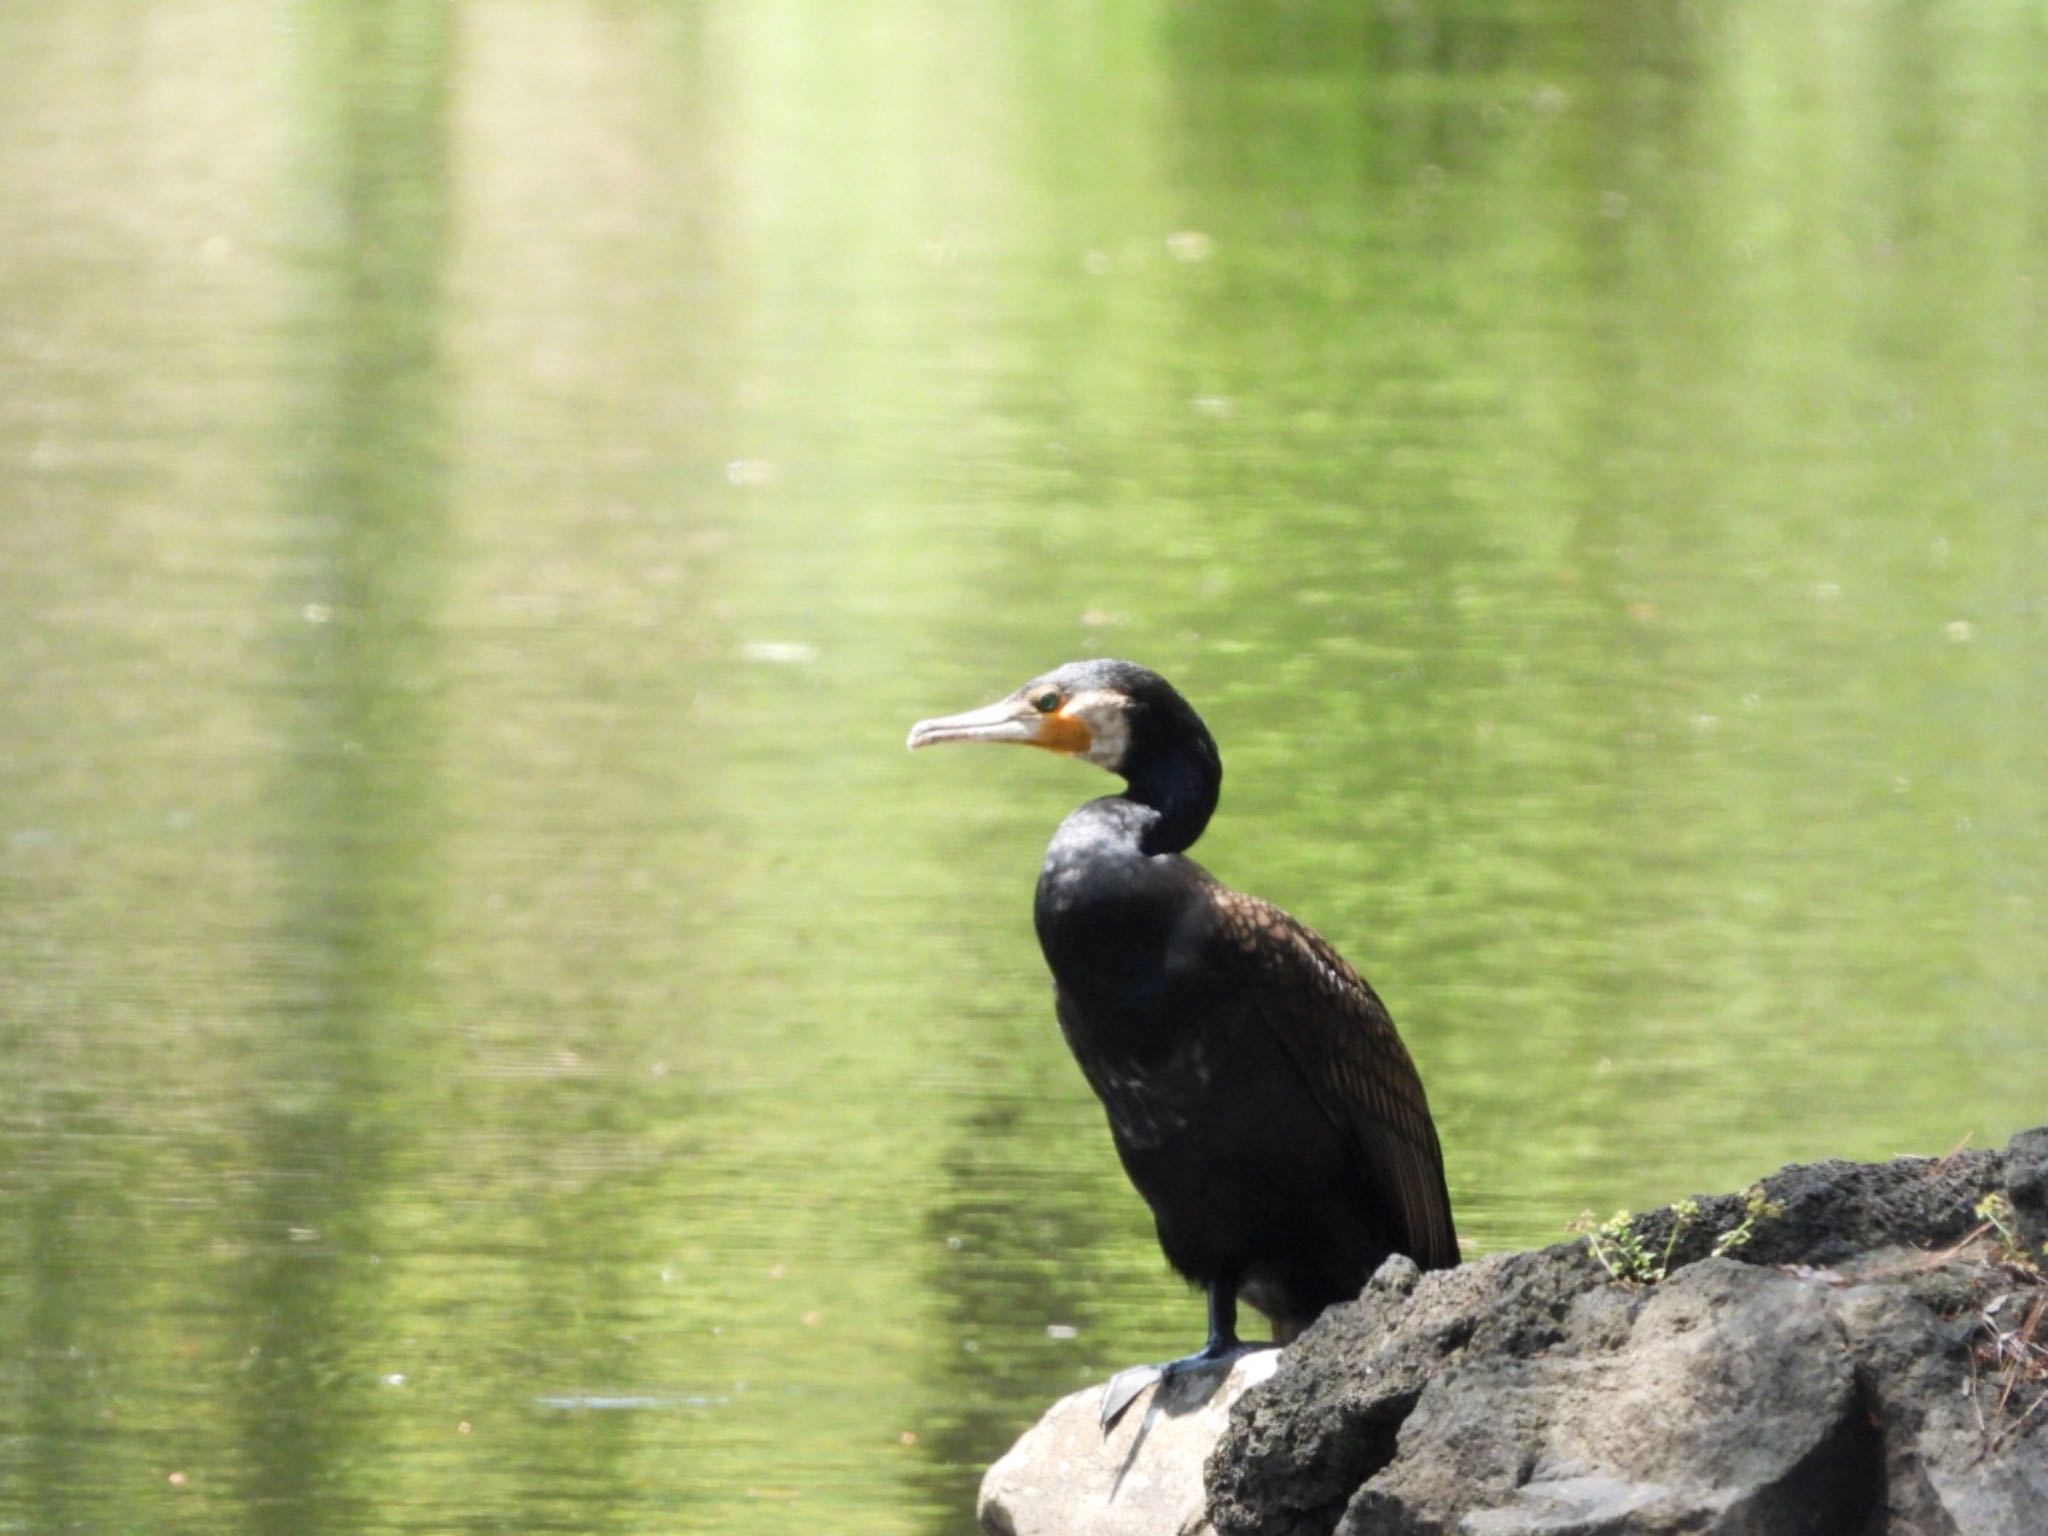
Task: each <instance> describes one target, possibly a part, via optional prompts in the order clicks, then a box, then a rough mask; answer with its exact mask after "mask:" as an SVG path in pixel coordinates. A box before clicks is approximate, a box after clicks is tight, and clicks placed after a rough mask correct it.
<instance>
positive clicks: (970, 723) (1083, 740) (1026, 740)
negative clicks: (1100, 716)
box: [905, 697, 1092, 755]
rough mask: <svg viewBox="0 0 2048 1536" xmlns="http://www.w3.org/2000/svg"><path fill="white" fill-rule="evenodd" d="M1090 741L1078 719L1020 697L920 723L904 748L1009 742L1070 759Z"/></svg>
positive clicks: (912, 729)
mask: <svg viewBox="0 0 2048 1536" xmlns="http://www.w3.org/2000/svg"><path fill="white" fill-rule="evenodd" d="M1091 739H1092V738H1091V734H1090V732H1089V730H1088V727H1087V726H1086V725H1085V724H1084V723H1083V722H1082V721H1081V720H1080V719H1078V718H1077V717H1075V716H1073V715H1070V714H1068V713H1067V712H1066V711H1065V710H1055V711H1053V712H1052V713H1051V714H1046V713H1043V712H1042V711H1040V710H1039V709H1038V708H1037V707H1036V706H1035V705H1033V704H1032V703H1031V701H1030V700H1028V699H1025V698H1021V697H1019V698H1008V699H1004V700H1002V701H1001V702H1000V703H997V704H991V705H989V706H988V707H987V708H986V709H970V710H968V711H967V713H965V714H964V715H941V716H940V717H939V718H938V719H936V720H920V721H918V722H917V724H915V725H913V726H912V727H911V728H910V740H909V741H908V742H906V743H905V745H906V746H908V747H909V748H910V750H911V751H913V752H915V751H916V750H917V749H918V748H919V747H936V746H940V745H942V744H943V743H945V742H949V741H1010V742H1015V743H1017V744H1018V745H1019V746H1026V747H1045V748H1047V749H1048V750H1050V751H1053V752H1062V753H1067V754H1070V755H1071V754H1079V753H1082V752H1086V751H1087V750H1088V746H1089V742H1090V740H1091Z"/></svg>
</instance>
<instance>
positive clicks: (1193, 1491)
mask: <svg viewBox="0 0 2048 1536" xmlns="http://www.w3.org/2000/svg"><path fill="white" fill-rule="evenodd" d="M1762 1191H1763V1198H1764V1202H1767V1203H1761V1204H1757V1205H1754V1206H1752V1205H1750V1204H1746V1202H1745V1198H1744V1196H1742V1195H1719V1196H1713V1197H1707V1198H1702V1199H1700V1200H1698V1201H1696V1202H1689V1203H1686V1204H1682V1205H1681V1206H1679V1207H1667V1208H1666V1209H1664V1210H1661V1211H1655V1212H1650V1213H1648V1214H1646V1215H1644V1216H1641V1217H1639V1218H1637V1219H1636V1220H1635V1222H1634V1223H1633V1224H1632V1229H1631V1230H1632V1236H1633V1237H1634V1239H1635V1242H1636V1244H1637V1252H1638V1254H1639V1257H1638V1258H1637V1259H1636V1260H1634V1261H1631V1260H1630V1259H1628V1257H1627V1256H1626V1255H1625V1254H1622V1253H1620V1252H1618V1251H1617V1248H1616V1245H1615V1244H1614V1242H1613V1240H1612V1239H1611V1238H1610V1240H1609V1241H1608V1243H1607V1244H1606V1250H1607V1254H1608V1259H1609V1262H1610V1263H1611V1264H1613V1265H1614V1266H1615V1267H1616V1268H1618V1269H1620V1270H1621V1271H1622V1275H1621V1276H1620V1277H1619V1278H1617V1276H1616V1275H1615V1274H1613V1273H1611V1272H1610V1269H1609V1267H1608V1266H1607V1265H1604V1264H1603V1263H1602V1262H1601V1261H1600V1259H1599V1258H1598V1257H1597V1256H1596V1254H1595V1253H1594V1251H1593V1248H1592V1246H1591V1245H1590V1244H1589V1243H1588V1241H1587V1240H1586V1239H1583V1238H1581V1239H1576V1240H1574V1241H1572V1242H1569V1243H1562V1244H1559V1245H1557V1246H1555V1247H1552V1248H1546V1249H1542V1250H1539V1251H1536V1252H1532V1253H1515V1254H1502V1255H1498V1256H1495V1257H1493V1258H1489V1259H1484V1260H1481V1261H1479V1262H1477V1263H1473V1264H1468V1265H1465V1266H1463V1267H1461V1268H1459V1269H1455V1270H1447V1271H1439V1272H1436V1273H1432V1274H1429V1275H1423V1274H1420V1273H1419V1272H1418V1271H1417V1270H1416V1269H1415V1267H1414V1266H1413V1265H1412V1264H1410V1263H1408V1262H1407V1261H1406V1260H1401V1259H1395V1260H1391V1261H1389V1262H1388V1263H1387V1264H1386V1265H1385V1266H1384V1267H1383V1268H1382V1269H1381V1270H1380V1272H1379V1273H1378V1274H1377V1275H1375V1276H1374V1277H1373V1279H1372V1281H1371V1283H1370V1284H1368V1285H1367V1287H1366V1289H1365V1291H1364V1292H1363V1293H1362V1294H1361V1295H1360V1296H1359V1298H1358V1299H1357V1300H1356V1301H1354V1302H1351V1303H1348V1304H1346V1305H1344V1306H1341V1307H1334V1308H1332V1309H1330V1311H1328V1312H1326V1313H1325V1314H1324V1315H1323V1317H1322V1318H1321V1319H1320V1320H1319V1321H1318V1322H1317V1323H1316V1325H1315V1326H1314V1327H1313V1328H1311V1329H1310V1330H1309V1331H1308V1333H1307V1334H1305V1335H1304V1336H1303V1337H1302V1339H1301V1340H1300V1341H1299V1342H1297V1343H1296V1344H1295V1345H1294V1346H1292V1347H1291V1348H1289V1349H1288V1350H1286V1351H1285V1352H1284V1353H1283V1354H1281V1355H1279V1356H1278V1357H1277V1364H1276V1365H1270V1366H1269V1367H1268V1369H1270V1379H1267V1380H1265V1381H1263V1383H1262V1384H1258V1385H1249V1384H1248V1383H1247V1382H1246V1381H1245V1380H1241V1379H1239V1377H1237V1376H1233V1377H1232V1378H1231V1380H1230V1383H1229V1385H1228V1386H1227V1387H1226V1388H1225V1389H1224V1390H1223V1391H1221V1392H1218V1393H1217V1394H1216V1395H1215V1397H1213V1398H1212V1399H1210V1401H1209V1403H1208V1405H1207V1406H1206V1407H1204V1408H1199V1409H1192V1408H1191V1405H1190V1404H1189V1403H1188V1402H1184V1401H1181V1400H1180V1399H1175V1400H1173V1401H1172V1402H1170V1403H1169V1404H1167V1405H1164V1406H1160V1405H1155V1404H1153V1403H1152V1401H1151V1399H1150V1398H1149V1397H1148V1398H1146V1399H1141V1400H1140V1403H1139V1404H1138V1405H1137V1407H1135V1408H1134V1409H1133V1410H1132V1413H1131V1415H1130V1418H1131V1419H1135V1418H1136V1417H1137V1414H1138V1411H1139V1409H1140V1408H1142V1409H1143V1410H1144V1412H1145V1420H1146V1421H1147V1422H1149V1423H1151V1424H1152V1425H1153V1426H1154V1431H1155V1432H1153V1433H1151V1434H1150V1435H1149V1436H1148V1435H1146V1434H1143V1433H1141V1432H1139V1431H1138V1430H1136V1429H1135V1428H1126V1427H1125V1426H1120V1427H1119V1430H1118V1437H1112V1439H1111V1440H1110V1441H1109V1442H1108V1443H1107V1444H1105V1443H1104V1442H1103V1441H1102V1438H1101V1436H1100V1433H1099V1431H1097V1430H1096V1429H1095V1428H1094V1411H1095V1410H1094V1404H1096V1403H1099V1401H1100V1389H1099V1388H1097V1389H1093V1390H1092V1391H1091V1392H1087V1393H1080V1394H1077V1395H1076V1396H1075V1397H1072V1398H1069V1399H1067V1400H1066V1401H1065V1402H1064V1403H1062V1404H1060V1405H1059V1406H1058V1407H1056V1408H1055V1409H1053V1411H1052V1412H1051V1413H1050V1414H1048V1415H1047V1418H1046V1421H1045V1422H1043V1423H1041V1425H1040V1426H1039V1427H1038V1428H1037V1429H1035V1430H1033V1431H1032V1432H1031V1433H1030V1434H1028V1435H1026V1436H1025V1438H1024V1440H1023V1441H1021V1442H1019V1444H1018V1445H1017V1447H1016V1448H1015V1449H1014V1450H1012V1451H1011V1453H1010V1454H1009V1455H1008V1456H1007V1457H1005V1458H1004V1459H1003V1461H1002V1462H1000V1463H998V1465H997V1467H996V1469H995V1470H994V1471H992V1472H991V1473H990V1477H989V1482H988V1484H985V1485H984V1490H983V1523H984V1526H985V1527H986V1528H987V1529H988V1530H989V1531H991V1532H994V1533H1014V1536H1027V1533H1031V1532H1041V1531H1043V1532H1053V1531H1058V1532H1061V1533H1063V1536H1104V1533H1111V1532H1114V1533H1117V1536H1125V1533H1139V1532H1146V1533H1153V1532H1156V1533H1161V1536H1180V1533H1184V1532H1206V1531H1209V1530H1213V1531H1214V1532H1216V1533H1217V1536H1309V1533H1314V1536H1329V1533H1331V1532H1339V1533H1342V1536H1366V1533H1394V1532H1447V1533H1448V1532H1457V1533H1460V1536H1536V1533H1544V1536H1653V1533H1654V1536H1664V1533H1674V1536H1675V1533H1679V1532H1685V1533H1698V1536H1716V1533H1730V1536H1736V1533H1740V1536H1779V1533H1788V1536H1789V1533H1795V1532H1797V1533H1813V1536H1832V1533H1845V1536H1876V1533H1897V1536H1909V1533H1910V1536H1923V1533H1925V1536H1951V1533H1953V1536H2006V1533H2011V1536H2022V1533H2026V1536H2041V1533H2043V1532H2048V1401H2044V1399H2048V1280H2044V1271H2048V1253H2044V1250H2043V1248H2042V1244H2043V1242H2044V1241H2048V1127H2044V1128H2043V1129H2041V1130H2037V1131H2030V1132H2027V1133H2025V1134H2024V1135H2021V1136H2019V1137H2017V1138H2015V1139H2014V1141H2013V1142H2012V1144H2011V1145H2010V1146H2009V1147H2007V1148H2006V1149H2005V1150H2004V1151H2003V1152H1964V1153H1959V1154H1956V1155H1954V1156H1951V1157H1947V1158H1941V1159H1920V1158H1906V1159H1899V1160H1896V1161H1893V1162H1889V1163H1881V1164H1854V1163H1841V1162H1829V1163H1816V1164H1811V1165H1807V1166H1802V1167H1793V1168H1786V1169H1784V1170H1782V1171H1781V1172H1779V1173H1777V1174H1774V1175H1772V1176H1771V1177H1769V1178H1767V1179H1765V1180H1763V1182H1762ZM1987 1196H1995V1197H1998V1198H1999V1199H2000V1200H2001V1201H2002V1204H2000V1205H1999V1206H1998V1207H1997V1208H1996V1211H1995V1214H1996V1216H1997V1218H1998V1222H1999V1223H2002V1224H2003V1229H2002V1230H2001V1227H2000V1226H1999V1225H1997V1224H1994V1223H1993V1222H1991V1221H1988V1220H1987V1219H1986V1217H1985V1216H1984V1215H1980V1214H1979V1203H1980V1201H1983V1200H1984V1199H1985V1197H1987ZM1688 1204H1689V1206H1690V1209H1689V1210H1688V1209H1686V1205H1688ZM1745 1216H1751V1217H1753V1219H1752V1220H1750V1222H1749V1229H1748V1231H1747V1234H1746V1236H1745V1237H1744V1238H1743V1240H1741V1241H1739V1242H1737V1243H1735V1244H1734V1245H1733V1246H1731V1245H1730V1243H1729V1241H1728V1234H1730V1233H1733V1232H1735V1231H1736V1230H1737V1229H1738V1228H1740V1227H1741V1226H1742V1224H1743V1223H1744V1220H1745ZM1717 1247H1718V1248H1720V1249H1721V1250H1722V1251H1720V1252H1716V1249H1717ZM1250 1359H1251V1360H1252V1361H1253V1362H1258V1361H1266V1362H1272V1361H1274V1359H1275V1357H1274V1356H1271V1355H1264V1356H1252V1357H1250ZM1211 1379H1213V1378H1211ZM1204 1386H1205V1383H1204V1381H1203V1380H1202V1379H1201V1378H1195V1379H1193V1380H1191V1381H1189V1382H1186V1383H1183V1384H1182V1391H1183V1392H1193V1393H1194V1394H1196V1395H1199V1393H1200V1391H1201V1390H1203V1389H1204ZM1240 1394H1241V1395H1240ZM1225 1404H1229V1405H1230V1406H1229V1407H1228V1409H1227V1413H1226V1411H1225V1410H1224V1406H1223V1405H1225ZM1225 1419H1227V1424H1226V1423H1225V1422H1224V1420H1225ZM1127 1423H1128V1421H1127ZM1160 1425H1168V1426H1171V1427H1172V1429H1173V1431H1174V1432H1173V1433H1172V1434H1170V1435H1168V1434H1161V1433H1157V1432H1156V1431H1157V1428H1158V1426H1160ZM1119 1437H1121V1438H1119ZM1205 1453H1206V1465H1203V1464H1202V1463H1203V1458H1204V1456H1205ZM998 1474H1000V1488H999V1489H998V1493H999V1497H997V1498H995V1499H993V1500H992V1499H991V1489H997V1487H998V1482H999V1477H998ZM1141 1475H1142V1477H1143V1478H1144V1482H1143V1483H1142V1484H1141V1483H1139V1482H1138V1481H1137V1479H1138V1478H1139V1477H1140V1476H1141ZM1140 1488H1142V1489H1143V1490H1145V1491H1146V1493H1147V1494H1148V1495H1150V1494H1151V1493H1152V1492H1153V1491H1155V1490H1160V1491H1161V1493H1160V1496H1159V1498H1158V1499H1157V1500H1156V1501H1155V1502H1152V1503H1150V1504H1147V1505H1145V1506H1143V1507H1141V1506H1140V1504H1139V1503H1138V1501H1137V1500H1136V1499H1135V1498H1134V1497H1133V1491H1134V1490H1137V1489H1140ZM1167 1489H1172V1490H1174V1492H1173V1493H1172V1494H1171V1496H1170V1497H1168V1496H1167V1495H1165V1494H1164V1492H1163V1490H1167Z"/></svg>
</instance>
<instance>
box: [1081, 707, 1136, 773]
mask: <svg viewBox="0 0 2048 1536" xmlns="http://www.w3.org/2000/svg"><path fill="white" fill-rule="evenodd" d="M1128 704H1129V701H1128V700H1126V699H1125V698H1124V696H1123V695H1122V694H1120V693H1111V692H1109V691H1108V690H1106V689H1101V688H1096V689H1091V690H1089V691H1088V692H1087V693H1077V694H1075V695H1074V696H1073V698H1071V699H1069V700H1068V701H1067V707H1066V710H1065V713H1067V714H1069V715H1072V716H1073V717H1074V718H1075V719H1077V720H1079V721H1080V722H1081V723H1082V724H1083V725H1085V726H1087V727H1088V737H1089V740H1088V750H1087V751H1086V752H1082V753H1078V754H1076V755H1077V756H1079V757H1080V758H1081V760H1082V761H1083V762H1089V763H1093V764H1094V765H1095V766H1096V767H1098V768H1107V769H1109V770H1110V771H1111V772H1112V773H1114V772H1115V771H1116V768H1117V765H1118V764H1119V763H1121V762H1122V761H1123V760H1124V752H1125V749H1127V748H1128V747H1129V746H1130V744H1131V717H1130V715H1129V714H1128V713H1127V710H1128Z"/></svg>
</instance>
